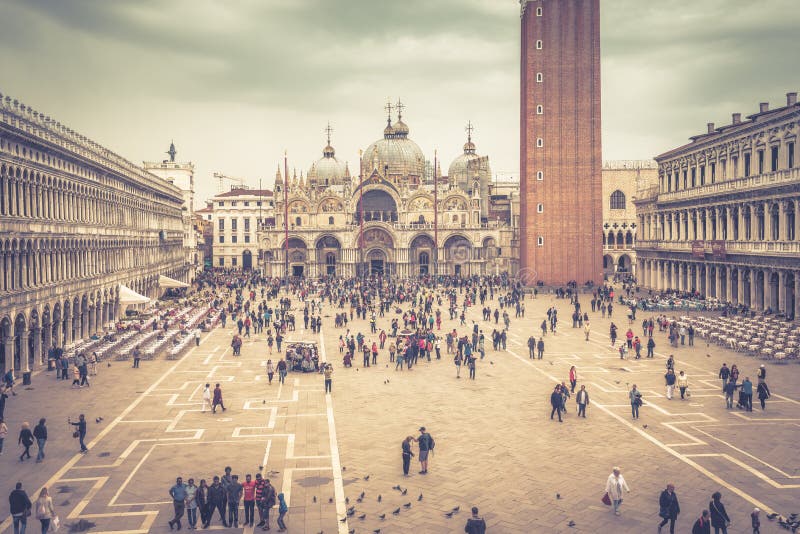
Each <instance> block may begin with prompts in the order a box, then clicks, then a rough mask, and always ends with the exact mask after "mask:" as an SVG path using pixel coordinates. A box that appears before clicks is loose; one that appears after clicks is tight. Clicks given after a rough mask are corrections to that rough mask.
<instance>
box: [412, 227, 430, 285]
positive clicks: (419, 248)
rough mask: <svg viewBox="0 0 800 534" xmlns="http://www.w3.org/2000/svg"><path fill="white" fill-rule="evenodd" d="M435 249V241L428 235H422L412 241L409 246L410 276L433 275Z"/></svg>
mask: <svg viewBox="0 0 800 534" xmlns="http://www.w3.org/2000/svg"><path fill="white" fill-rule="evenodd" d="M435 248H436V247H435V246H434V243H433V239H432V238H431V236H429V235H427V234H420V235H418V236H416V237H415V238H414V239H412V240H411V243H410V244H409V246H408V262H409V263H410V265H409V267H410V269H409V275H411V276H414V275H419V276H426V275H428V274H431V270H432V269H431V265H433V262H434V260H435V257H436V250H435Z"/></svg>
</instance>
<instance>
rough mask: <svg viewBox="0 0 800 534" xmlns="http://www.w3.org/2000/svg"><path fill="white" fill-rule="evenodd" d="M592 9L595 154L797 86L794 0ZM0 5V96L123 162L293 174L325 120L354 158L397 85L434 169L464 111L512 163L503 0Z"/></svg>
mask: <svg viewBox="0 0 800 534" xmlns="http://www.w3.org/2000/svg"><path fill="white" fill-rule="evenodd" d="M602 8H603V12H602V32H603V33H602V39H603V40H602V54H603V148H604V156H605V157H606V158H647V157H652V156H653V155H655V154H658V153H660V152H663V151H665V150H667V149H669V148H672V147H674V146H676V145H678V144H682V143H683V142H685V140H686V138H687V137H688V136H690V135H693V134H695V133H698V132H700V131H702V130H703V128H704V124H705V122H706V121H715V122H717V123H718V124H722V123H724V122H725V121H726V120H729V118H730V112H732V111H741V112H743V113H748V112H750V111H753V110H755V109H756V107H757V102H758V101H761V100H772V101H773V105H778V103H779V101H778V99H780V100H782V99H783V93H785V92H786V91H790V90H797V89H800V87H798V86H799V85H800V84H798V76H797V69H796V65H795V64H794V63H795V62H796V58H797V57H800V40H798V39H796V38H795V36H794V34H795V33H796V31H797V28H798V27H800V12H798V10H797V9H796V7H795V1H794V0H763V1H762V2H757V3H756V2H752V1H749V0H748V1H745V0H703V1H701V2H697V1H696V0H669V1H667V0H664V1H658V2H650V1H641V0H603V1H602ZM2 9H3V17H1V18H0V47H2V50H3V52H4V53H3V55H2V56H0V66H2V68H3V70H2V72H3V81H2V86H0V90H2V91H3V92H8V93H10V94H13V95H14V96H16V97H19V98H21V99H22V100H24V101H26V102H27V103H29V104H31V105H34V107H37V108H40V109H42V110H43V111H46V112H47V113H49V114H51V115H52V116H55V117H57V118H59V120H63V121H64V122H69V123H70V125H71V126H72V127H74V128H76V129H78V130H81V131H84V133H86V134H87V135H90V136H93V137H97V140H98V141H100V142H102V143H105V144H108V145H110V146H111V147H112V148H115V149H117V150H118V151H120V152H121V153H122V154H124V155H126V156H127V157H129V158H131V159H134V160H136V159H151V158H153V157H157V156H155V155H154V154H153V153H154V152H156V151H157V152H159V153H160V152H161V151H163V149H164V148H163V147H162V145H163V144H164V141H163V140H161V139H160V138H161V137H171V136H173V135H180V136H181V137H182V138H183V139H180V140H176V142H178V145H179V150H184V151H185V152H183V153H182V155H183V156H185V157H189V158H191V159H193V160H195V162H196V164H197V168H198V173H199V174H205V175H209V174H210V171H211V170H226V169H228V168H229V169H230V170H231V172H236V173H239V174H243V175H246V176H251V177H255V176H265V177H271V176H272V175H273V173H274V164H275V163H276V161H277V160H278V159H280V157H281V154H282V151H283V148H285V147H288V148H290V149H291V150H292V154H293V160H294V163H293V164H294V165H297V166H298V168H300V167H302V168H307V167H308V165H309V164H310V162H311V161H312V160H313V159H316V158H318V157H319V150H320V147H321V142H322V136H321V132H320V130H321V128H322V127H323V126H324V124H325V123H326V122H327V120H329V119H331V120H334V121H335V122H336V124H335V126H336V128H337V132H336V133H335V134H334V136H335V144H336V147H337V154H339V155H341V156H342V157H343V158H344V159H349V160H350V163H351V169H352V168H354V166H355V165H356V163H355V154H356V153H357V150H358V148H363V147H365V146H366V145H367V144H368V143H369V142H371V141H372V140H373V139H374V138H375V137H377V136H379V135H380V131H381V129H382V116H383V114H382V111H381V107H382V103H383V101H384V99H385V98H386V97H387V96H391V97H392V98H397V97H398V96H400V97H402V98H403V99H404V100H405V101H406V103H407V104H408V109H407V110H406V115H407V118H408V123H409V125H410V126H411V135H412V137H413V138H414V139H415V140H417V141H418V142H419V143H420V145H421V146H422V147H423V149H424V151H425V153H426V154H427V155H428V156H429V157H431V158H432V157H433V149H434V148H439V154H440V157H441V159H442V167H443V168H446V167H447V164H448V163H449V159H450V158H452V157H454V156H455V155H457V154H458V152H459V151H460V147H461V144H462V143H463V137H464V135H463V131H462V129H463V124H464V123H465V122H466V120H467V119H472V120H473V121H474V122H476V124H477V127H478V130H477V132H476V141H477V143H478V147H479V150H480V151H481V152H482V153H487V154H489V156H490V157H491V159H492V167H493V168H494V169H495V170H503V171H511V172H512V173H513V174H515V175H516V172H517V171H516V169H517V167H518V165H519V153H518V124H519V123H518V116H519V108H518V91H519V89H518V87H519V85H518V84H519V79H518V76H519V44H518V42H519V5H518V2H517V1H515V0H404V1H390V0H268V1H266V0H235V1H234V0H226V1H218V0H170V1H164V0H114V1H101V0H61V1H52V0H6V1H4V2H3V8H2ZM309 132H310V133H309ZM256 155H257V156H256ZM206 181H207V180H206V179H204V180H201V182H206ZM203 187H208V188H209V189H208V190H207V191H205V192H206V193H208V192H210V185H208V184H206V185H204V186H203Z"/></svg>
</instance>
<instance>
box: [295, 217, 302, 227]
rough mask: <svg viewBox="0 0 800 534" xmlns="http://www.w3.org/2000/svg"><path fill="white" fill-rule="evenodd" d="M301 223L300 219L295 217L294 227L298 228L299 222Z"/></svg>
mask: <svg viewBox="0 0 800 534" xmlns="http://www.w3.org/2000/svg"><path fill="white" fill-rule="evenodd" d="M301 221H302V219H300V217H296V218H295V220H294V224H295V226H300V222H301Z"/></svg>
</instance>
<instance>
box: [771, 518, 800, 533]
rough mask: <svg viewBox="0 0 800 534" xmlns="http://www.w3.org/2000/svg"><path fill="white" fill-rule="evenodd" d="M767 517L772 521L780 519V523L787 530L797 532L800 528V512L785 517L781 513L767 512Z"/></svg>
mask: <svg viewBox="0 0 800 534" xmlns="http://www.w3.org/2000/svg"><path fill="white" fill-rule="evenodd" d="M767 519H769V520H770V521H775V520H776V519H777V520H778V524H779V525H780V526H781V527H783V528H784V529H786V530H790V531H792V532H797V531H798V530H800V514H791V515H789V517H783V516H782V515H779V514H767Z"/></svg>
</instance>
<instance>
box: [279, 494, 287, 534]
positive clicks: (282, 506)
mask: <svg viewBox="0 0 800 534" xmlns="http://www.w3.org/2000/svg"><path fill="white" fill-rule="evenodd" d="M288 511H289V507H288V506H287V505H286V498H285V497H284V496H283V493H279V494H278V532H286V523H284V522H283V518H284V517H285V516H286V512H288Z"/></svg>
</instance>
